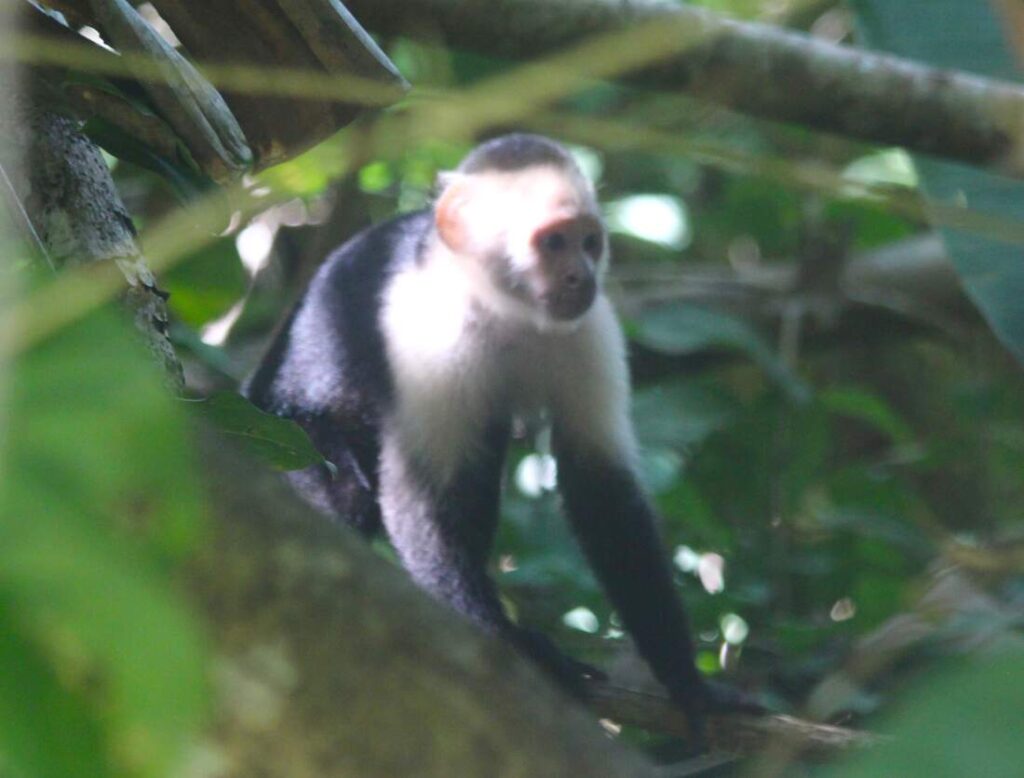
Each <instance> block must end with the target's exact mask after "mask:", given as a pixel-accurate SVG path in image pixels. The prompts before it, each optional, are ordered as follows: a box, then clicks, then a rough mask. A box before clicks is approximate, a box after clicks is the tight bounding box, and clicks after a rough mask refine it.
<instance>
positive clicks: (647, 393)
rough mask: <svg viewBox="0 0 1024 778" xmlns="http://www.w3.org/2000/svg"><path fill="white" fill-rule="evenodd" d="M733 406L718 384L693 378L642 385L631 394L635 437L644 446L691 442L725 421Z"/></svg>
mask: <svg viewBox="0 0 1024 778" xmlns="http://www.w3.org/2000/svg"><path fill="white" fill-rule="evenodd" d="M736 410H737V403H736V402H734V401H732V400H731V399H730V398H729V397H728V395H726V394H725V393H724V392H723V391H722V387H720V386H717V385H710V384H707V383H700V382H696V381H687V382H680V383H674V384H672V385H669V386H657V387H654V388H651V389H644V390H641V391H639V392H637V393H636V394H635V395H634V397H633V419H634V421H635V425H636V432H637V437H638V438H639V440H640V442H641V443H642V444H643V445H644V446H660V447H664V448H674V449H686V448H689V447H691V446H695V445H697V444H699V443H700V442H702V441H703V440H704V439H705V438H707V436H708V435H711V434H712V433H714V432H716V431H717V430H719V429H721V428H722V427H724V426H725V425H726V424H728V423H729V421H730V420H731V419H732V417H733V416H734V415H735V413H736Z"/></svg>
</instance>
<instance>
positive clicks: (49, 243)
mask: <svg viewBox="0 0 1024 778" xmlns="http://www.w3.org/2000/svg"><path fill="white" fill-rule="evenodd" d="M37 86H38V85H37ZM0 130H2V131H3V135H4V137H5V138H7V139H8V143H6V144H4V146H3V152H4V153H3V155H2V158H0V166H2V167H3V169H4V170H5V171H10V172H11V176H10V182H11V189H12V195H11V196H12V197H13V198H16V199H17V201H18V203H19V205H21V206H22V207H23V208H24V212H25V213H26V214H27V215H28V217H29V219H30V220H31V227H32V228H33V234H34V235H35V236H37V237H38V239H39V240H40V241H41V242H42V244H43V246H44V247H45V250H46V256H47V257H48V258H49V259H50V261H51V262H52V263H53V264H54V265H55V266H56V267H57V268H58V269H59V268H61V267H63V266H66V265H82V264H90V263H95V262H115V263H116V264H117V266H118V268H119V269H120V271H121V273H122V274H123V276H124V278H125V279H126V280H127V282H128V286H127V290H126V293H125V296H126V301H127V304H128V307H129V309H130V310H131V312H132V315H133V317H134V319H135V325H136V328H137V329H138V330H139V332H140V333H141V334H142V337H143V339H144V340H145V342H146V345H147V346H149V348H150V349H151V350H152V351H153V353H154V355H155V356H156V357H157V359H158V360H159V361H160V363H161V364H163V365H164V367H165V368H166V369H167V374H168V376H169V377H170V380H171V382H172V383H173V384H174V385H175V386H180V385H181V383H182V375H181V364H180V363H179V362H178V358H177V356H176V355H175V353H174V348H173V346H171V343H170V340H169V339H168V337H167V321H168V319H167V304H166V296H165V295H164V293H163V292H161V291H160V290H159V289H158V288H157V285H156V279H155V278H154V277H153V274H152V273H151V272H150V270H149V268H148V266H147V265H146V261H145V258H144V257H143V256H142V253H141V252H140V250H139V247H138V245H137V243H136V242H135V228H134V227H133V225H132V220H131V216H130V215H129V214H128V211H127V210H126V209H125V207H124V204H123V203H122V202H121V198H120V195H118V193H117V189H116V188H115V186H114V181H113V178H112V177H111V175H110V170H109V169H108V168H107V165H106V163H105V162H104V161H103V156H102V154H100V150H99V149H98V148H97V147H96V146H95V145H94V144H93V143H92V142H91V141H90V140H89V139H88V138H86V137H85V136H84V135H83V134H82V133H81V131H80V124H79V122H78V121H77V120H75V119H72V118H70V117H68V116H66V115H64V114H62V113H59V112H58V111H57V110H56V109H54V108H53V107H52V106H51V105H49V103H48V98H47V97H45V96H43V94H42V93H41V92H40V90H39V89H36V90H34V91H28V92H27V93H26V94H25V95H24V96H23V98H22V99H21V100H20V102H19V103H18V105H17V106H16V108H15V110H14V111H12V112H10V113H9V114H7V115H5V116H0Z"/></svg>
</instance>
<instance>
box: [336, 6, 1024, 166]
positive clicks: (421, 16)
mask: <svg viewBox="0 0 1024 778" xmlns="http://www.w3.org/2000/svg"><path fill="white" fill-rule="evenodd" d="M347 5H348V6H349V8H350V9H351V10H352V11H353V13H355V14H356V16H357V17H358V18H359V19H360V21H362V22H363V24H365V25H366V26H367V27H368V28H370V29H371V30H374V31H376V32H380V33H385V34H405V35H409V36H413V37H416V36H419V37H425V38H427V39H428V40H435V41H436V39H437V37H438V34H439V33H440V35H441V36H442V37H443V38H444V39H445V40H446V41H447V42H448V43H449V44H450V45H452V46H455V47H459V48H463V49H467V50H470V51H475V52H479V53H481V54H485V55H487V56H493V57H502V58H508V59H512V60H529V59H535V58H538V57H542V56H545V55H550V54H553V53H556V52H561V51H564V50H566V49H568V48H570V47H572V46H573V45H574V44H577V43H580V42H581V41H584V40H585V39H587V38H590V37H593V36H596V35H600V34H606V33H615V32H617V31H620V32H621V31H624V30H628V29H630V28H631V27H632V26H634V25H639V24H644V23H646V24H648V27H647V29H646V30H645V31H644V34H643V35H641V36H639V38H634V37H628V38H627V37H623V38H622V40H621V43H622V45H621V46H617V47H616V46H614V45H609V46H608V47H607V48H606V49H604V50H603V53H602V56H601V58H600V60H599V61H592V62H590V63H589V69H590V71H591V72H592V75H593V76H594V77H605V78H608V77H615V76H618V75H621V74H622V73H625V72H627V71H633V78H634V79H635V81H636V82H637V83H640V84H643V85H646V86H652V87H656V88H660V89H679V90H683V91H685V92H688V93H690V94H692V95H696V96H698V97H701V98H703V99H706V100H709V101H712V102H716V103H719V104H722V105H725V106H729V107H731V108H735V109H737V110H740V111H743V112H746V113H749V114H752V115H755V116H759V117H762V118H766V119H772V120H777V121H784V122H794V123H797V124H802V125H805V126H807V127H811V128H814V129H818V130H824V131H827V132H834V133H839V134H842V135H847V136H850V137H853V138H859V139H862V140H867V141H871V142H874V143H881V144H889V145H897V146H904V147H906V148H908V149H911V150H913V151H917V152H921V153H925V154H931V155H936V156H941V157H947V158H951V159H957V160H961V161H964V162H968V163H972V164H975V165H979V166H986V167H990V168H992V169H994V170H997V171H999V172H1002V173H1005V174H1008V175H1013V176H1017V177H1020V176H1022V175H1024V147H1022V140H1021V134H1020V132H1019V128H1020V127H1021V126H1024V89H1021V88H1020V87H1019V86H1017V85H1015V84H1010V83H1006V82H999V81H993V80H988V79H983V78H980V77H975V76H971V75H967V74H964V73H958V72H952V71H943V70H936V69H934V68H931V67H927V66H923V65H919V64H917V63H915V62H912V61H908V60H904V59H900V58H897V57H892V56H886V55H879V54H874V53H870V52H865V51H861V50H858V49H855V48H852V47H849V46H838V45H834V44H830V43H825V42H823V41H819V40H815V39H812V38H810V37H808V36H805V35H800V34H796V33H791V32H788V31H784V30H781V29H778V28H774V27H771V26H768V25H764V24H756V23H750V22H739V21H734V20H730V19H726V18H724V17H721V16H718V15H716V14H714V13H711V12H709V11H706V10H704V9H701V8H698V7H693V6H689V5H685V4H679V3H676V2H668V1H666V0H631V1H630V2H626V1H625V0H576V1H575V2H566V3H551V2H546V0H504V1H503V2H493V0H457V1H456V0H348V2H347Z"/></svg>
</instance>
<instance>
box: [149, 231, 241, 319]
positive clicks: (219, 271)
mask: <svg viewBox="0 0 1024 778" xmlns="http://www.w3.org/2000/svg"><path fill="white" fill-rule="evenodd" d="M162 283H163V286H164V288H165V289H166V290H167V291H168V292H170V294H171V296H170V299H169V300H168V304H169V305H170V307H171V310H172V311H173V312H174V313H175V315H176V316H179V317H180V318H181V320H182V321H184V322H185V323H186V324H189V325H190V326H192V327H199V326H201V325H203V324H206V323H207V322H209V321H212V320H214V319H216V318H218V317H219V316H222V315H224V314H225V313H227V311H228V310H229V309H230V308H231V306H232V305H234V304H235V303H237V302H238V301H239V300H240V299H241V298H242V296H243V295H244V294H245V290H246V287H247V286H248V284H249V278H248V276H247V275H246V273H245V268H244V267H242V262H241V260H240V259H239V257H238V250H237V249H236V248H235V241H234V239H233V238H218V239H217V240H213V241H211V242H209V243H207V244H206V245H205V246H203V247H202V248H201V249H199V250H198V251H196V252H195V253H193V254H191V255H190V256H189V257H187V258H186V259H185V260H184V261H182V262H180V263H178V264H177V265H175V266H174V267H173V268H172V269H171V270H169V271H168V272H167V273H166V274H165V275H164V277H163V279H162Z"/></svg>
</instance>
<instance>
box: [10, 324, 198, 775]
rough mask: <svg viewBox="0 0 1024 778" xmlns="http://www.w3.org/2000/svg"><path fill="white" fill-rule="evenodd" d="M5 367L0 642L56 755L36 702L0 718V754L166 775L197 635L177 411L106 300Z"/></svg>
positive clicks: (193, 714)
mask: <svg viewBox="0 0 1024 778" xmlns="http://www.w3.org/2000/svg"><path fill="white" fill-rule="evenodd" d="M13 368H14V369H13V371H12V374H11V376H10V384H9V386H8V397H7V410H8V413H7V415H6V421H7V422H8V426H7V429H6V436H5V438H4V439H3V447H2V450H0V463H2V468H3V470H2V472H0V536H2V538H3V542H2V543H0V617H2V618H3V619H4V620H5V624H4V625H3V626H4V627H8V625H10V626H9V630H10V634H9V635H8V636H7V637H6V639H7V640H8V641H9V642H8V643H7V644H6V646H5V647H4V649H3V650H5V651H7V652H18V653H20V654H21V655H23V656H24V657H25V661H26V662H27V663H29V664H28V667H33V666H34V667H35V669H34V670H31V673H32V675H31V678H29V679H28V680H26V683H32V684H35V685H36V686H37V687H38V689H39V692H40V694H41V695H43V696H42V697H41V698H40V699H39V700H38V703H39V704H43V703H45V705H46V706H48V707H47V708H46V709H47V710H49V711H51V713H52V714H53V715H54V716H57V717H58V718H57V719H55V720H54V721H55V722H56V721H59V722H62V723H61V726H62V728H64V729H65V731H63V732H62V735H61V740H62V745H61V746H60V748H61V749H65V750H66V753H63V754H58V753H57V750H58V749H57V747H56V746H54V745H53V740H52V739H51V737H50V734H49V732H48V729H47V728H46V727H45V726H42V725H37V724H32V723H30V722H32V721H36V722H38V720H39V719H38V717H39V716H46V717H48V716H49V714H42V713H39V711H38V709H37V710H36V711H35V713H33V711H31V710H25V711H24V714H25V716H26V717H27V718H18V720H15V719H14V718H13V717H6V716H0V744H4V745H3V747H2V750H3V752H4V753H3V756H4V757H5V758H6V759H7V760H8V761H10V762H11V763H12V765H13V767H14V770H15V772H21V773H22V774H24V775H27V776H35V775H45V774H49V773H47V772H45V771H44V772H40V770H45V769H49V768H47V766H46V765H47V764H51V765H53V764H55V763H49V762H47V763H39V762H35V763H34V762H33V754H38V753H39V750H40V748H42V749H44V750H45V749H54V753H53V754H51V755H50V756H52V757H53V758H54V759H67V760H70V761H71V762H72V763H75V764H76V765H77V769H74V770H72V771H70V772H68V771H65V772H64V773H63V774H64V775H102V774H109V773H106V772H105V771H98V770H93V769H90V766H91V765H94V764H96V762H97V760H99V759H101V758H102V759H103V760H105V761H106V762H109V763H110V764H112V765H114V767H115V769H114V774H118V775H122V774H125V775H129V774H130V775H137V776H154V777H155V776H162V775H166V774H167V773H168V772H169V771H170V770H172V769H173V768H174V767H175V765H176V764H177V763H178V760H180V758H181V756H182V753H183V749H184V747H185V746H186V744H187V743H188V742H189V740H190V738H191V737H192V735H193V733H194V732H195V730H196V729H197V727H198V725H199V724H200V722H201V720H202V717H203V714H204V710H205V703H206V684H205V665H204V659H205V650H204V646H203V641H202V639H201V636H200V634H199V630H198V627H197V625H196V623H195V622H194V620H193V617H192V615H191V614H190V613H189V611H188V609H187V607H186V606H185V604H184V602H182V601H181V599H180V597H179V595H178V594H177V592H176V590H175V589H174V581H173V578H172V576H171V574H170V572H171V571H170V562H171V561H172V560H173V559H174V558H176V557H179V556H180V555H181V554H183V553H184V552H186V551H188V550H190V549H192V548H193V547H194V545H195V543H196V541H197V540H198V538H199V537H200V532H201V528H202V524H201V518H202V515H203V511H204V503H203V500H202V496H201V492H200V490H199V486H198V483H197V478H196V472H195V468H194V465H193V462H192V457H191V449H190V446H189V445H188V440H187V438H186V436H185V434H184V429H185V419H184V417H183V415H182V413H181V412H180V410H179V409H177V408H176V407H175V403H174V402H173V401H172V400H171V398H170V397H169V396H168V394H167V392H166V390H165V389H164V386H163V380H162V377H161V376H159V375H158V374H157V372H156V368H155V366H154V365H153V363H152V359H151V357H150V356H149V355H148V354H147V353H145V350H144V349H143V348H142V347H141V345H140V344H139V343H138V341H137V339H136V338H135V337H134V334H133V333H129V332H127V331H126V328H125V325H124V323H123V322H122V320H121V317H117V316H114V315H113V314H111V313H109V312H104V313H98V314H94V315H93V316H92V317H90V318H89V319H87V320H84V321H82V322H81V323H79V324H78V325H77V326H76V327H75V328H73V329H68V330H65V331H62V332H61V333H60V334H59V335H57V336H55V337H54V338H52V339H50V340H49V341H47V342H45V343H43V344H41V345H39V346H38V347H36V348H35V349H34V350H33V351H31V352H30V353H28V354H26V355H25V356H24V357H22V358H21V359H20V360H19V361H18V362H17V363H16V364H15V365H14V366H13ZM33 657H34V658H33ZM33 662H35V663H36V664H35V665H32V663H33ZM9 669H10V668H9V667H8V670H9ZM19 672H20V669H19ZM51 676H52V677H56V678H57V679H59V680H60V685H61V687H62V688H63V694H64V695H66V699H65V698H62V696H61V692H60V690H59V689H56V688H55V687H54V686H53V684H52V683H50V682H49V681H47V678H50V677H51ZM16 692H17V689H16V687H14V686H13V685H7V686H6V687H5V688H4V690H3V691H2V692H0V693H7V694H14V693H16ZM4 704H6V705H15V704H17V705H22V706H28V705H32V704H35V703H33V701H32V700H20V701H13V702H12V701H10V700H7V701H5V702H4ZM33 716H36V718H33ZM47 720H50V719H49V718H47ZM26 727H27V729H26ZM26 737H28V738H29V740H28V741H25V740H24V738H26ZM14 738H17V739H18V744H17V747H14V746H11V745H10V743H11V741H12V739H14ZM97 738H99V741H100V745H101V746H102V751H101V753H102V757H100V756H98V755H97V753H96V748H99V746H96V747H95V748H94V744H95V742H96V739H97Z"/></svg>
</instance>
